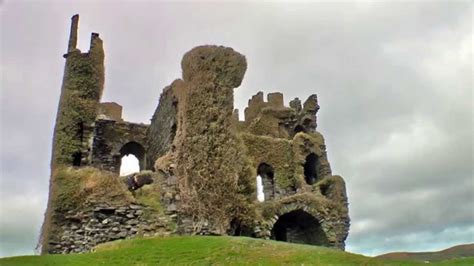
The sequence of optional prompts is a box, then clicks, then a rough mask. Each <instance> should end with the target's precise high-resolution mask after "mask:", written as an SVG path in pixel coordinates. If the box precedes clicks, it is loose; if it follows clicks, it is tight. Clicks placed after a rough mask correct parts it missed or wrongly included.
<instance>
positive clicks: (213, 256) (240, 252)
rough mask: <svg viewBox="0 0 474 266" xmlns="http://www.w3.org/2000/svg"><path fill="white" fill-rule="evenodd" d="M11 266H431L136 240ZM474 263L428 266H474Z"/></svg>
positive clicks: (255, 246) (273, 245) (246, 241)
mask: <svg viewBox="0 0 474 266" xmlns="http://www.w3.org/2000/svg"><path fill="white" fill-rule="evenodd" d="M0 264H1V265H4V266H8V265H35V266H36V265H37V266H41V265H249V264H251V265H287V264H290V265H397V266H398V265H400V266H403V265H406V266H408V265H426V264H425V263H423V262H413V261H403V260H383V259H378V258H371V257H366V256H362V255H358V254H352V253H349V252H343V251H339V250H335V249H331V248H324V247H316V246H310V245H300V244H290V243H285V242H277V241H269V240H261V239H253V238H246V237H224V236H220V237H216V236H186V237H166V238H136V239H130V240H120V241H114V242H109V243H106V244H102V245H99V246H98V247H97V248H96V251H95V252H92V253H86V254H70V255H43V256H21V257H11V258H3V259H0ZM473 264H474V257H470V258H460V259H454V260H447V261H442V262H436V263H430V264H429V265H473Z"/></svg>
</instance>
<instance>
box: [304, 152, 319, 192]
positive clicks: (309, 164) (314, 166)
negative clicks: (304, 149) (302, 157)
mask: <svg viewBox="0 0 474 266" xmlns="http://www.w3.org/2000/svg"><path fill="white" fill-rule="evenodd" d="M318 168H319V165H318V156H317V155H316V154H314V153H310V154H309V155H308V156H306V161H305V163H304V179H305V180H306V183H307V184H308V185H312V184H314V183H316V181H317V180H318Z"/></svg>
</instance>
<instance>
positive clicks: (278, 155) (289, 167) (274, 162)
mask: <svg viewBox="0 0 474 266" xmlns="http://www.w3.org/2000/svg"><path fill="white" fill-rule="evenodd" d="M241 137H242V139H243V141H244V143H245V146H246V148H247V154H248V156H249V157H250V159H251V160H252V162H253V165H254V167H255V168H257V167H258V165H259V164H260V163H267V164H269V165H271V166H272V167H273V168H274V178H275V182H276V184H277V185H278V186H279V187H280V188H282V189H285V188H288V187H298V186H299V185H300V183H299V182H300V181H299V179H298V169H296V168H297V167H296V165H295V164H294V160H293V158H294V156H293V148H292V143H291V140H287V139H281V138H272V137H268V136H256V135H252V134H247V133H243V134H241ZM300 168H301V167H300ZM300 172H301V175H302V169H301V170H300ZM255 176H256V175H255Z"/></svg>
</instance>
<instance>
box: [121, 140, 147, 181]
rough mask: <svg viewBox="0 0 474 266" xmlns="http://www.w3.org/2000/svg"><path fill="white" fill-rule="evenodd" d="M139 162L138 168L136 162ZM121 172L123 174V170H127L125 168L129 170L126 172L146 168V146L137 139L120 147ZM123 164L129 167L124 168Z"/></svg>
mask: <svg viewBox="0 0 474 266" xmlns="http://www.w3.org/2000/svg"><path fill="white" fill-rule="evenodd" d="M137 163H138V169H137V167H136V164H137ZM119 164H120V167H119V169H120V174H121V175H122V172H125V170H128V171H126V172H129V173H130V171H133V170H138V171H134V172H139V171H140V170H143V169H145V168H144V167H145V148H143V146H142V145H141V144H139V143H138V142H135V141H131V142H128V143H126V144H125V145H123V146H122V148H120V162H119ZM122 164H125V165H123V166H124V167H126V168H127V169H122Z"/></svg>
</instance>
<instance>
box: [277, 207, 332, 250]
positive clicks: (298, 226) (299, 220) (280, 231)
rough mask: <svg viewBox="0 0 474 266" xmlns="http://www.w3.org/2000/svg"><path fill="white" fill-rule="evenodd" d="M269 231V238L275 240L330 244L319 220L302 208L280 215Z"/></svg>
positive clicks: (320, 244)
mask: <svg viewBox="0 0 474 266" xmlns="http://www.w3.org/2000/svg"><path fill="white" fill-rule="evenodd" d="M271 233H272V234H271V239H273V240H277V241H285V242H290V243H299V244H309V245H316V246H330V243H329V241H328V239H327V237H326V234H325V233H324V231H323V229H322V228H321V224H320V223H319V221H318V220H317V219H316V218H315V217H314V216H313V215H311V214H309V213H307V212H305V211H303V210H294V211H291V212H289V213H286V214H283V215H281V216H280V217H279V218H278V220H277V221H276V223H275V224H274V226H273V228H272V232H271Z"/></svg>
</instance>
